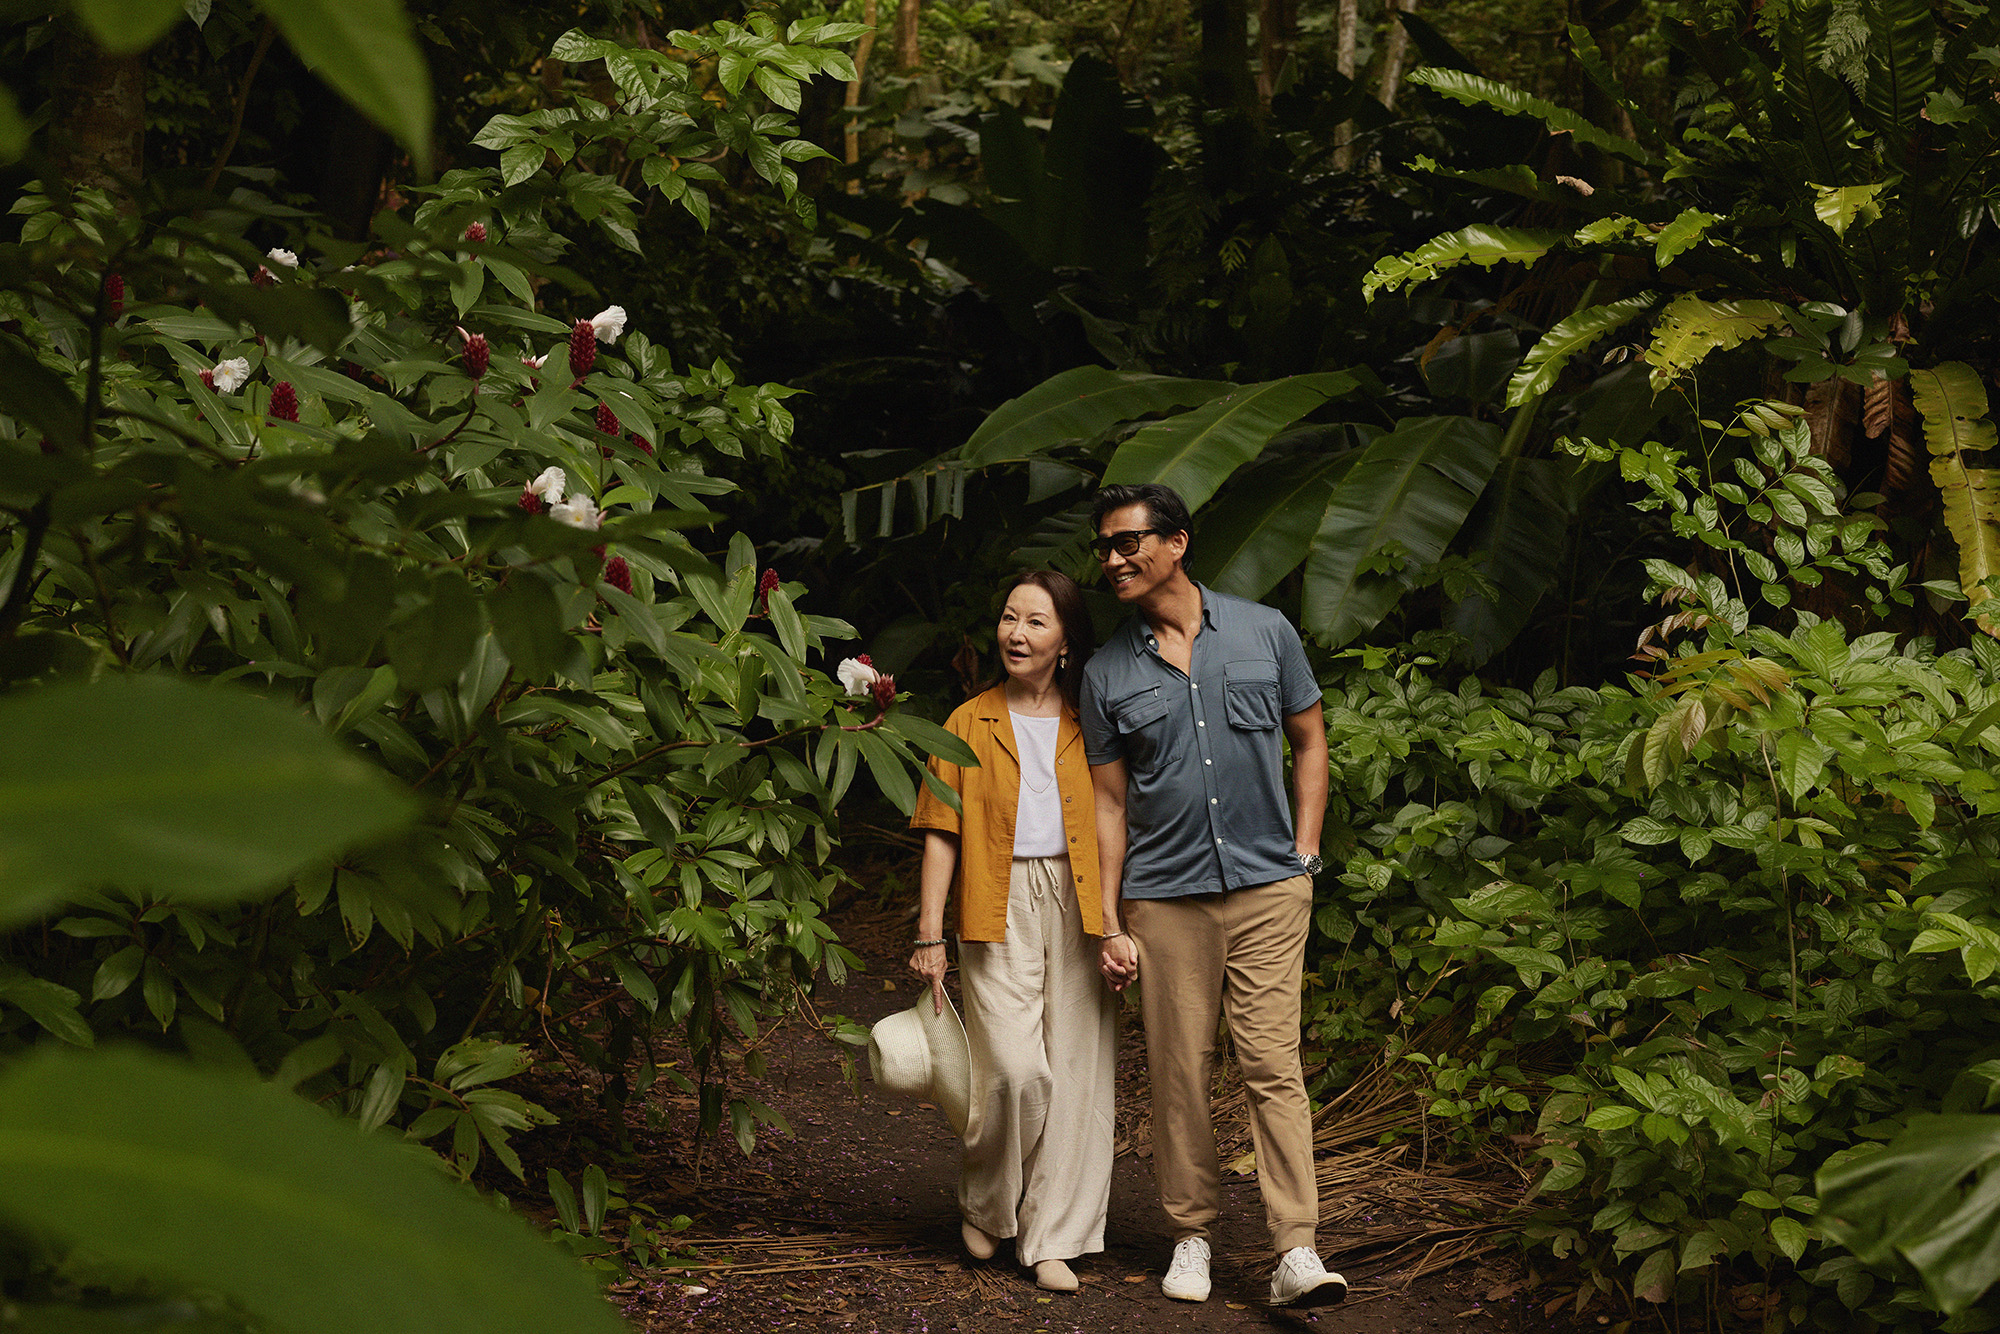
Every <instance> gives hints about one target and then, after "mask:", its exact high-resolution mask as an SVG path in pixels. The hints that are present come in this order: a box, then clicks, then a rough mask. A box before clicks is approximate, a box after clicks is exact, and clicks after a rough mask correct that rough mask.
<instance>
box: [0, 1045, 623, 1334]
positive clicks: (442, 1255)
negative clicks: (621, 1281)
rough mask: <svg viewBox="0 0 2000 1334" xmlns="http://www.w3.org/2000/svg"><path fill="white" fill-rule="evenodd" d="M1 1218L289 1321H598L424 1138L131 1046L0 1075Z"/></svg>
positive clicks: (456, 1327)
mask: <svg viewBox="0 0 2000 1334" xmlns="http://www.w3.org/2000/svg"><path fill="white" fill-rule="evenodd" d="M0 1218H4V1219H5V1220H6V1221H7V1222H8V1223H11V1224H15V1225H18V1226H20V1227H23V1228H25V1229H28V1230H31V1231H32V1232H34V1233H36V1234H38V1235H40V1236H43V1237H46V1238H49V1239H51V1240H54V1241H57V1242H59V1243H62V1244H67V1245H71V1246H75V1247H78V1248H80V1249H82V1250H84V1251H86V1252H87V1253H88V1254H89V1255H91V1256H93V1257H98V1258H101V1259H103V1260H106V1261H109V1262H111V1263H113V1264H116V1265H120V1266H126V1267H130V1268H131V1269H134V1270H136V1271H138V1272H140V1273H143V1274H145V1275H147V1276H149V1277H152V1278H157V1279H167V1280H172V1281H174V1282H177V1283H180V1284H184V1285H187V1286H188V1287H190V1288H195V1289H207V1290H213V1291H216V1292H220V1293H223V1294H225V1295H226V1296H228V1297H229V1298H230V1299H232V1300H233V1301H235V1302H237V1303H239V1304H240V1305H241V1306H242V1308H243V1309H244V1310H246V1311H248V1312H250V1313H251V1314H252V1315H254V1316H256V1317H258V1318H259V1319H261V1320H268V1321H269V1322H271V1324H272V1325H274V1326H277V1327H282V1328H283V1329H286V1330H288V1331H293V1332H294V1334H315V1332H317V1331H324V1334H352V1332H353V1331H355V1330H367V1331H370V1334H497V1332H498V1331H508V1332H509V1334H511V1332H512V1331H517V1330H535V1331H538V1334H616V1332H617V1331H619V1330H621V1329H623V1328H624V1325H623V1322H622V1321H620V1320H619V1319H618V1317H617V1316H616V1315H614V1314H613V1313H612V1310H611V1308H610V1307H609V1306H607V1305H606V1304H605V1303H604V1301H603V1299H602V1298H601V1297H599V1296H598V1294H597V1292H596V1290H595V1287H594V1285H593V1284H592V1283H591V1281H590V1279H589V1277H588V1276H587V1275H585V1273H584V1272H583V1271H582V1270H581V1269H579V1268H578V1267H577V1266H576V1265H575V1264H574V1263H572V1262H571V1261H570V1260H569V1259H568V1258H567V1257H566V1256H564V1255H562V1254H561V1253H560V1252H558V1251H556V1250H555V1249H554V1248H552V1247H551V1246H549V1245H548V1244H547V1243H546V1242H544V1241H543V1240H541V1239H540V1238H539V1237H537V1236H536V1235H535V1234H534V1232H533V1231H532V1230H531V1229H530V1228H529V1227H528V1226H527V1225H526V1224H525V1223H523V1222H522V1221H521V1220H519V1219H515V1218H510V1217H508V1216H507V1215H505V1214H502V1213H499V1212H497V1211H496V1210H495V1209H493V1208H492V1207H491V1206H489V1205H487V1204H484V1203H482V1202H481V1201H480V1200H479V1199H478V1197H476V1196H474V1195H472V1194H471V1193H469V1192H467V1191H466V1190H465V1189H463V1188H462V1187H460V1186H457V1185H455V1184H453V1183H452V1182H451V1181H450V1180H449V1179H447V1178H446V1177H444V1176H443V1175H441V1174H440V1173H439V1172H438V1171H437V1170H436V1168H435V1166H433V1165H431V1164H430V1163H428V1162H426V1161H425V1159H424V1157H423V1155H421V1154H417V1153H414V1152H412V1151H410V1150H409V1149H407V1148H404V1147H402V1146H399V1145H398V1144H397V1143H396V1142H395V1141H394V1140H391V1139H388V1138H386V1137H383V1136H379V1135H371V1134H369V1133H367V1132H364V1131H362V1130H361V1129H360V1128H359V1127H357V1126H356V1125H354V1124H353V1123H352V1122H348V1121H341V1120H338V1119H336V1118H334V1117H332V1116H329V1115H327V1114H326V1113H325V1112H322V1111H320V1110H319V1109H318V1108H316V1107H314V1106H312V1105H311V1104H309V1103H307V1102H304V1101H302V1100H300V1099H299V1098H296V1097H294V1096H293V1095H292V1094H289V1093H285V1092H282V1091H280V1090H279V1089H277V1088H275V1087H273V1086H271V1085H269V1084H263V1083H259V1082H257V1081H255V1080H252V1079H249V1078H245V1077H242V1076H237V1075H229V1074H223V1073H218V1072H216V1071H213V1070H203V1071H197V1070H195V1069H193V1068H191V1067H188V1066H186V1065H183V1064H180V1063H179V1062H176V1061H173V1060H169V1059H167V1058H164V1057H160V1056H154V1055H150V1054H147V1053H142V1052H139V1051H134V1050H124V1051H115V1052H104V1053H69V1052H46V1053H37V1054H34V1055H31V1056H29V1057H27V1058H26V1059H24V1060H22V1061H20V1062H19V1063H17V1064H15V1065H14V1066H13V1067H12V1068H11V1069H9V1070H8V1071H7V1072H6V1074H5V1075H4V1076H0Z"/></svg>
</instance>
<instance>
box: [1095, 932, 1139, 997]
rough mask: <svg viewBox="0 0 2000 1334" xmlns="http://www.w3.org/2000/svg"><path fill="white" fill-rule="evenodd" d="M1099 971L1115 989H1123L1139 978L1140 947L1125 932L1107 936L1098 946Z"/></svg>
mask: <svg viewBox="0 0 2000 1334" xmlns="http://www.w3.org/2000/svg"><path fill="white" fill-rule="evenodd" d="M1097 971H1098V972H1100V973H1103V974H1104V980H1105V981H1106V982H1109V983H1110V984H1111V989H1112V990H1113V991H1123V990H1125V988H1126V987H1129V986H1131V985H1132V984H1133V983H1134V982H1136V981H1138V980H1139V947H1138V946H1137V945H1134V944H1133V943H1132V937H1130V936H1128V935H1126V934H1125V933H1124V932H1122V931H1121V932H1119V933H1118V934H1117V935H1115V936H1106V937H1105V938H1104V940H1103V942H1102V943H1100V944H1099V945H1098V947H1097Z"/></svg>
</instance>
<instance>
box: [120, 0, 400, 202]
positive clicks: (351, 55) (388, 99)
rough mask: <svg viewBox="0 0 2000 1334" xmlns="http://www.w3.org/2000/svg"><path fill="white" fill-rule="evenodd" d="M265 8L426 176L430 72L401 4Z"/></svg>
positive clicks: (351, 0)
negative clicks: (386, 132)
mask: <svg viewBox="0 0 2000 1334" xmlns="http://www.w3.org/2000/svg"><path fill="white" fill-rule="evenodd" d="M107 2H108V3H115V2H116V0H107ZM259 3H260V4H261V5H262V6H263V9H264V12H265V13H267V14H269V15H270V16H271V21H272V22H273V23H275V24H277V25H278V31H279V32H281V33H283V34H284V36H285V40H286V41H287V42H289V43H290V44H291V48H292V50H293V51H294V52H296V53H297V54H298V57H299V59H300V60H302V61H304V62H305V64H306V66H307V68H309V69H311V70H312V71H313V72H314V73H315V74H317V75H319V76H320V78H322V79H324V80H326V82H327V83H328V84H330V85H331V86H332V87H333V89H334V91H336V92H338V93H339V94H340V95H341V96H343V97H345V98H346V99H347V100H348V101H350V102H352V103H353V104H354V105H355V106H356V107H357V108H359V109H360V110H361V111H362V112H363V113H365V114H366V115H367V116H368V118H369V119H370V120H372V121H374V122H375V123H376V124H377V125H380V126H381V127H382V128H383V129H385V130H387V131H389V133H390V134H391V135H393V136H394V137H395V138H396V139H397V140H399V141H400V142H401V143H402V145H403V147H405V148H407V149H408V150H409V151H410V158H411V160H412V161H413V162H414V163H415V164H416V168H417V170H418V171H419V172H420V173H423V174H425V175H428V174H429V173H430V169H431V114H432V108H431V74H430V69H429V67H428V66H427V65H425V64H424V57H423V53H422V52H421V51H419V50H418V49H417V39H416V35H415V34H414V33H413V32H412V31H411V29H410V19H409V16H408V15H407V14H406V13H404V12H403V6H402V4H401V0H259Z"/></svg>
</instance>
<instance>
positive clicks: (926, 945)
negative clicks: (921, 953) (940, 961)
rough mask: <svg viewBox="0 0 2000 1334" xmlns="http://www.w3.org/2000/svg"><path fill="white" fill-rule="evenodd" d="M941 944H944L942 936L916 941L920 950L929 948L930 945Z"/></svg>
mask: <svg viewBox="0 0 2000 1334" xmlns="http://www.w3.org/2000/svg"><path fill="white" fill-rule="evenodd" d="M942 944H944V941H943V939H942V938H940V939H937V940H920V941H918V942H917V948H918V949H920V950H922V949H929V948H930V947H931V946H932V945H942Z"/></svg>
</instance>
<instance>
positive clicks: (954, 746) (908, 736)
mask: <svg viewBox="0 0 2000 1334" xmlns="http://www.w3.org/2000/svg"><path fill="white" fill-rule="evenodd" d="M882 726H883V727H885V728H887V729H888V730H889V731H891V732H894V733H895V734H896V735H897V736H899V737H901V738H903V740H905V741H907V742H909V743H910V744H911V745H913V746H916V747H918V748H919V749H921V750H924V751H928V752H929V753H930V754H932V755H935V756H937V757H938V758H939V759H941V760H948V761H950V762H951V763H953V764H956V765H959V766H961V767H963V768H968V769H971V768H977V767H978V766H979V757H978V756H977V755H975V754H973V752H972V747H971V746H968V745H966V744H965V742H964V741H963V740H962V739H961V738H959V737H958V736H957V735H956V734H955V733H952V732H947V731H946V730H945V729H944V728H942V727H939V726H938V725H937V724H936V723H934V722H932V721H930V720H929V719H928V718H919V717H917V715H915V714H914V713H891V714H890V715H889V716H888V717H886V718H884V719H883V720H882Z"/></svg>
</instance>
